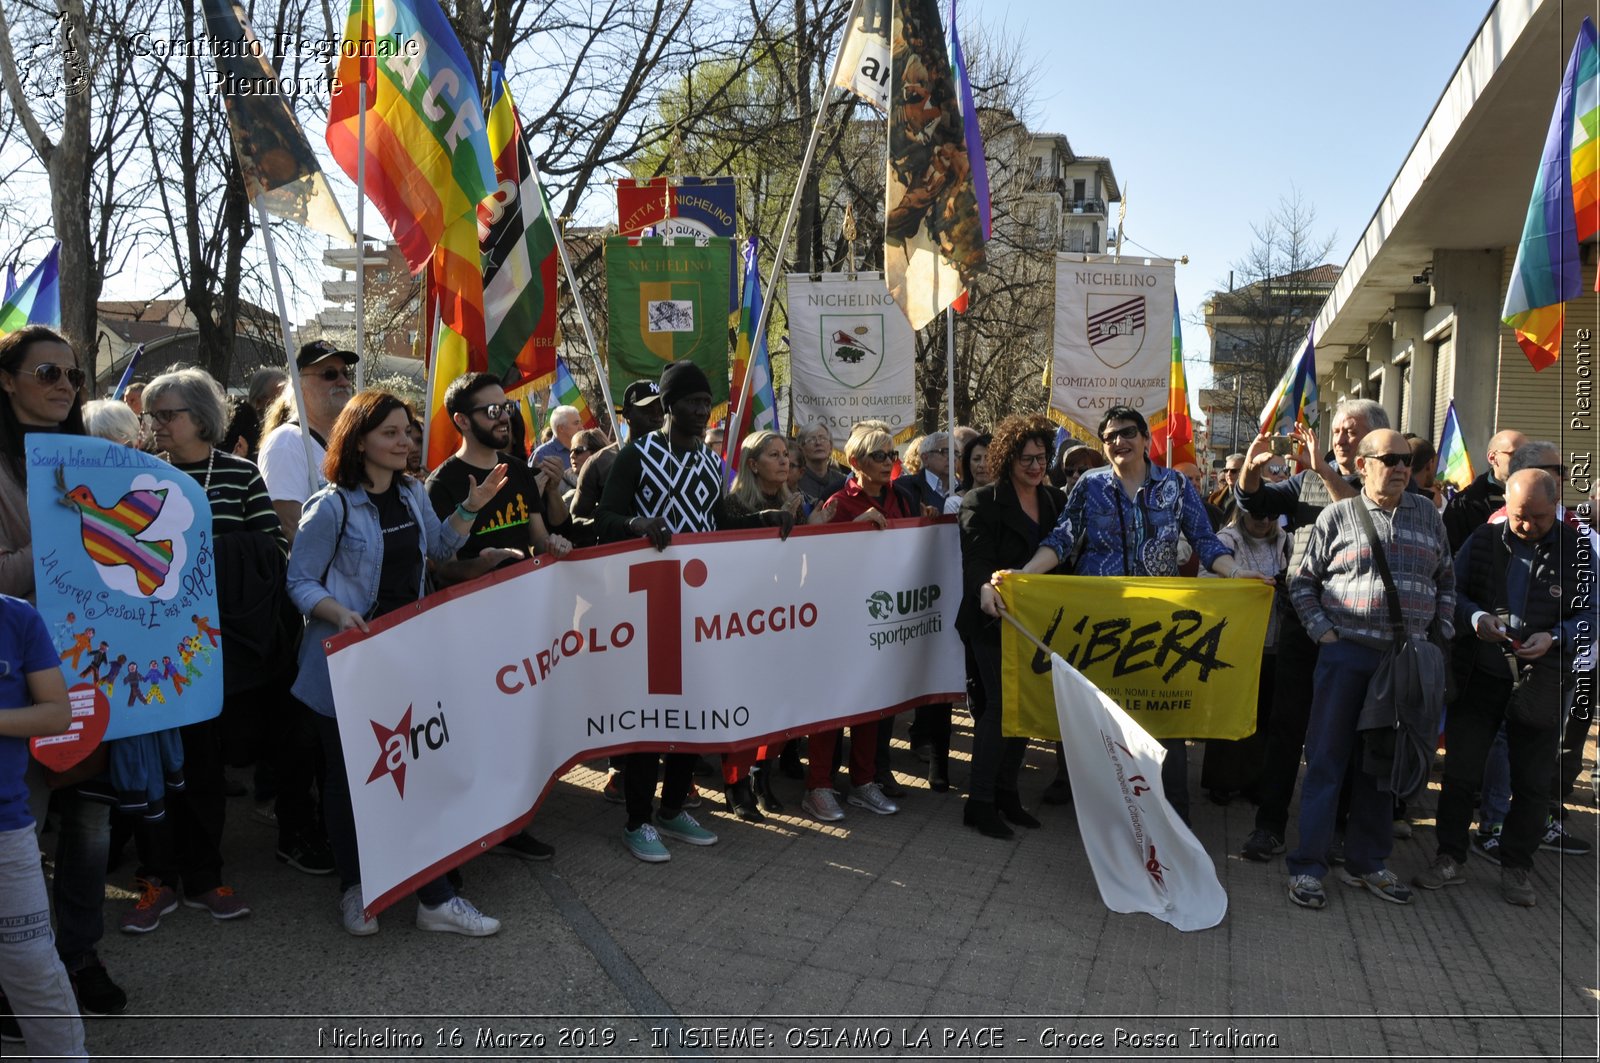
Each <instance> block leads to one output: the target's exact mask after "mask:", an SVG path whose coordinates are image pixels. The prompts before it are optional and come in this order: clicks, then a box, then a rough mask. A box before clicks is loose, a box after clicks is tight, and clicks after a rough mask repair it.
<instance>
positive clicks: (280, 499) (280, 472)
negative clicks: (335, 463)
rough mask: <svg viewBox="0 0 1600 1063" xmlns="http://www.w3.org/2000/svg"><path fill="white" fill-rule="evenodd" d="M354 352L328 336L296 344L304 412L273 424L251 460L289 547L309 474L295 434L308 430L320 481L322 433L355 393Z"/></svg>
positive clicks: (302, 442)
mask: <svg viewBox="0 0 1600 1063" xmlns="http://www.w3.org/2000/svg"><path fill="white" fill-rule="evenodd" d="M357 360H358V359H357V357H356V353H355V352H354V351H342V350H340V349H339V348H338V347H336V346H335V345H334V344H333V343H331V342H330V341H328V340H314V341H312V342H311V343H308V344H306V345H305V346H304V347H301V348H300V353H299V354H297V355H295V358H294V364H295V368H296V369H297V370H298V371H299V373H300V391H301V394H303V395H304V396H305V406H306V408H305V409H304V410H301V411H300V416H299V420H298V421H290V422H289V423H287V424H281V425H279V426H278V427H277V428H274V429H273V430H272V432H271V433H270V434H269V435H268V436H267V438H266V439H264V440H262V442H261V454H260V457H259V459H258V460H257V462H256V464H258V465H260V466H261V478H262V479H263V480H265V481H266V484H267V494H268V496H270V497H271V499H272V508H273V509H275V510H277V513H278V521H279V523H280V524H282V525H283V534H284V535H285V536H286V537H288V540H289V545H290V546H293V545H294V537H295V533H296V532H298V531H299V530H300V509H301V507H303V506H304V505H305V503H306V499H308V498H310V497H311V492H312V490H313V488H312V486H311V476H310V475H309V474H308V472H307V470H306V450H307V447H306V443H305V440H304V439H303V438H302V437H301V435H300V432H301V429H302V427H304V428H305V429H306V430H308V431H310V433H311V447H310V451H311V454H310V459H311V461H313V462H315V468H314V472H315V474H316V480H317V483H318V484H319V485H320V484H322V483H323V482H324V481H323V479H322V459H323V457H324V455H325V453H326V450H327V448H326V445H325V444H326V441H327V438H328V433H329V432H331V431H333V422H334V420H335V419H336V418H337V417H338V416H339V411H340V410H342V409H344V407H345V403H347V402H349V401H350V396H351V395H354V394H355V383H354V380H355V368H354V367H355V364H356V362H357Z"/></svg>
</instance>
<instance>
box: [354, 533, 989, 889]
mask: <svg viewBox="0 0 1600 1063" xmlns="http://www.w3.org/2000/svg"><path fill="white" fill-rule="evenodd" d="M959 557H960V554H959V550H958V548H957V544H956V527H955V524H954V523H953V522H951V521H950V520H949V519H948V518H944V519H941V520H937V521H907V522H903V523H897V524H896V525H895V526H893V527H891V528H889V529H887V530H884V531H878V530H876V529H872V528H870V527H869V526H867V525H860V524H849V525H843V526H839V527H836V528H829V527H817V528H799V529H796V530H795V532H794V534H793V535H791V536H790V537H789V540H788V541H787V542H782V541H779V539H778V537H777V532H776V531H772V530H765V529H764V530H761V531H755V532H714V533H711V534H709V535H680V536H674V538H673V544H672V545H671V546H670V547H668V548H667V549H666V550H665V551H662V552H659V553H658V552H657V551H655V550H653V549H651V548H650V547H649V546H648V545H646V544H644V543H643V541H642V540H640V541H639V542H638V543H637V544H635V543H633V542H629V543H619V544H615V545H612V546H604V547H599V548H597V549H594V550H587V551H582V552H580V553H575V554H573V555H571V556H569V557H567V558H565V559H563V560H561V561H558V562H552V563H549V564H543V563H539V562H528V563H526V564H524V565H522V566H518V567H516V568H513V569H509V570H507V571H505V572H500V573H494V574H491V575H490V576H487V577H485V578H484V579H482V580H479V581H477V582H474V583H472V584H468V585H465V586H462V587H456V588H451V589H449V590H446V591H443V592H441V593H439V594H435V595H430V596H429V597H428V598H426V599H424V600H423V601H422V602H420V603H418V605H417V607H416V609H415V610H412V609H407V610H402V611H400V612H399V613H397V614H390V615H388V616H385V617H382V618H380V619H379V620H377V621H374V622H373V624H372V633H371V634H369V635H365V636H363V635H361V634H360V633H359V632H350V633H346V634H344V635H341V636H339V637H338V638H337V639H333V640H330V641H329V643H328V645H329V646H330V647H331V651H330V653H329V657H328V667H329V671H330V673H331V675H332V679H333V694H334V701H335V704H336V705H337V706H338V719H339V734H340V737H341V739H342V740H343V743H344V752H345V768H346V771H347V773H348V774H349V778H350V796H351V802H352V804H353V806H354V809H355V820H356V836H357V839H358V841H359V844H360V850H361V886H362V891H363V896H362V900H363V901H364V903H365V904H366V905H367V910H368V911H369V912H375V911H378V910H380V909H382V908H384V907H387V906H388V905H389V904H392V903H393V902H394V901H395V900H397V899H399V898H400V897H401V896H403V895H405V894H406V893H409V892H411V891H412V890H414V889H416V887H417V886H418V885H420V884H421V883H424V882H427V881H429V880H430V879H432V878H435V877H437V876H439V875H441V874H443V873H444V872H445V871H446V870H447V869H449V868H450V867H453V866H455V865H456V864H459V863H461V862H462V861H464V860H467V859H469V858H470V857H472V856H474V855H476V854H478V853H479V852H482V851H483V850H485V849H487V848H488V847H489V846H492V845H494V844H496V843H498V842H499V841H501V840H502V839H504V838H506V837H508V836H510V835H511V834H512V833H514V832H515V831H516V830H517V829H519V828H520V827H521V825H522V823H524V822H526V820H527V817H528V816H529V814H530V813H531V812H532V810H533V808H534V807H535V805H536V804H537V802H538V801H539V800H541V798H542V795H543V794H544V792H545V790H546V789H547V788H548V787H549V786H550V785H551V784H552V783H553V782H554V780H555V779H556V777H558V776H559V775H561V774H562V773H563V772H565V771H566V770H567V769H568V768H569V767H571V766H572V765H573V764H574V763H576V762H577V761H579V760H582V759H587V758H590V757H597V756H603V755H610V754H618V753H627V752H634V751H642V750H651V749H658V750H661V751H663V752H686V751H698V752H714V751H726V750H729V749H733V748H742V747H750V746H754V745H757V744H761V743H763V742H765V741H767V740H774V741H781V740H784V739H788V738H794V737H798V736H800V735H803V734H808V733H810V732H812V731H817V730H823V729H826V728H830V727H838V726H841V725H844V724H848V723H851V722H854V721H863V720H869V719H876V718H878V717H880V716H882V715H884V714H885V713H886V712H890V711H899V710H901V709H904V708H907V707H910V706H913V705H917V704H922V703H926V702H940V701H949V700H950V699H951V698H952V697H953V696H955V695H956V693H957V692H959V691H961V690H962V689H963V688H964V685H965V678H964V674H963V668H962V663H961V661H962V655H961V649H960V646H959V644H958V642H957V638H956V634H955V614H956V608H957V606H959V605H960V599H961V571H960V564H959ZM808 661H809V662H826V670H825V672H817V671H816V670H815V668H814V667H813V668H812V670H811V671H804V669H805V668H807V667H812V666H807V665H804V664H801V663H800V662H808ZM618 822H619V824H620V822H621V821H620V819H619V821H618Z"/></svg>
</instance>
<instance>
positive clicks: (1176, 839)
mask: <svg viewBox="0 0 1600 1063" xmlns="http://www.w3.org/2000/svg"><path fill="white" fill-rule="evenodd" d="M1050 665H1051V672H1052V676H1053V679H1054V683H1055V690H1056V715H1057V717H1058V719H1059V721H1060V725H1061V744H1062V746H1063V748H1065V750H1066V754H1067V773H1068V774H1069V775H1070V776H1071V777H1072V806H1073V809H1074V810H1075V811H1076V812H1077V815H1078V833H1079V834H1081V835H1082V836H1083V848H1084V851H1085V852H1086V853H1087V854H1088V856H1089V866H1090V867H1091V868H1092V869H1093V870H1094V881H1095V885H1097V886H1099V887H1100V899H1101V900H1102V901H1103V902H1105V906H1106V907H1107V908H1110V909H1111V910H1112V911H1113V912H1144V913H1146V914H1148V915H1153V916H1155V917H1156V918H1157V919H1160V920H1162V921H1163V922H1166V923H1171V924H1172V925H1173V926H1175V927H1177V928H1178V929H1179V930H1208V929H1210V928H1211V927H1214V926H1216V925H1217V924H1218V923H1220V922H1222V917H1223V916H1225V915H1227V914H1228V894H1227V891H1225V890H1224V889H1223V888H1222V883H1221V882H1220V881H1218V879H1217V869H1216V865H1214V864H1213V863H1212V862H1211V857H1210V856H1208V855H1207V854H1206V851H1205V847H1204V846H1202V845H1201V844H1200V840H1199V839H1198V838H1196V837H1195V836H1194V832H1193V831H1191V830H1190V829H1189V828H1188V827H1187V826H1186V825H1185V824H1184V822H1183V820H1181V819H1179V818H1178V814H1177V813H1176V812H1174V811H1173V810H1172V806H1171V805H1169V804H1167V798H1166V794H1165V793H1164V792H1163V790H1162V788H1161V762H1162V760H1164V759H1165V758H1166V753H1167V751H1166V750H1165V749H1162V748H1161V743H1160V742H1157V741H1156V740H1155V739H1154V738H1151V737H1150V735H1149V734H1148V733H1146V732H1145V730H1144V728H1142V727H1140V726H1139V725H1138V724H1137V723H1136V722H1134V719H1133V717H1131V716H1129V715H1128V714H1127V713H1126V712H1124V711H1123V710H1122V707H1121V706H1119V705H1118V704H1117V703H1116V702H1114V701H1112V700H1111V699H1110V698H1109V697H1107V696H1106V695H1105V693H1104V692H1102V691H1101V690H1100V688H1099V687H1097V686H1095V685H1094V684H1093V683H1091V682H1090V681H1089V680H1088V679H1086V678H1084V675H1083V673H1082V672H1080V671H1078V670H1077V669H1076V668H1074V667H1072V665H1070V664H1068V663H1067V662H1066V661H1064V660H1062V659H1061V656H1060V655H1059V654H1054V653H1053V654H1051V655H1050Z"/></svg>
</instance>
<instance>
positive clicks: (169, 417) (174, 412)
mask: <svg viewBox="0 0 1600 1063" xmlns="http://www.w3.org/2000/svg"><path fill="white" fill-rule="evenodd" d="M188 412H189V407H187V406H178V407H175V408H173V409H170V410H146V411H144V419H145V420H146V421H158V422H160V423H161V424H171V423H172V421H173V418H175V417H177V416H178V414H180V413H188Z"/></svg>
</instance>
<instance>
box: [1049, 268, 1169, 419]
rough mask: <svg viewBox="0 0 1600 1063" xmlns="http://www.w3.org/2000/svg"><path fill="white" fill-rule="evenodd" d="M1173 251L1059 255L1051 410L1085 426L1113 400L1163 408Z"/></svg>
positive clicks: (1145, 410) (1146, 410)
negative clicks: (1164, 255) (1166, 254)
mask: <svg viewBox="0 0 1600 1063" xmlns="http://www.w3.org/2000/svg"><path fill="white" fill-rule="evenodd" d="M1172 273H1173V264H1172V262H1171V260H1170V259H1130V258H1122V259H1120V260H1119V259H1117V258H1114V257H1113V256H1111V255H1072V254H1064V255H1057V256H1056V315H1055V346H1054V351H1053V353H1052V355H1051V358H1052V360H1051V383H1050V413H1051V414H1052V416H1054V417H1055V418H1056V419H1057V420H1058V421H1063V423H1064V422H1065V421H1071V422H1073V423H1075V424H1078V425H1080V426H1081V427H1082V428H1084V429H1085V430H1086V431H1088V432H1093V431H1094V430H1095V428H1096V427H1097V426H1098V425H1099V423H1100V416H1101V414H1103V413H1104V412H1105V411H1106V410H1108V409H1110V408H1111V407H1112V406H1131V407H1133V408H1134V409H1136V410H1138V411H1139V412H1140V413H1142V414H1144V417H1145V420H1147V421H1148V420H1150V419H1151V418H1153V417H1155V416H1156V415H1157V414H1162V413H1165V412H1166V409H1167V385H1168V378H1169V377H1170V376H1171V374H1172V307H1173V276H1172Z"/></svg>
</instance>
